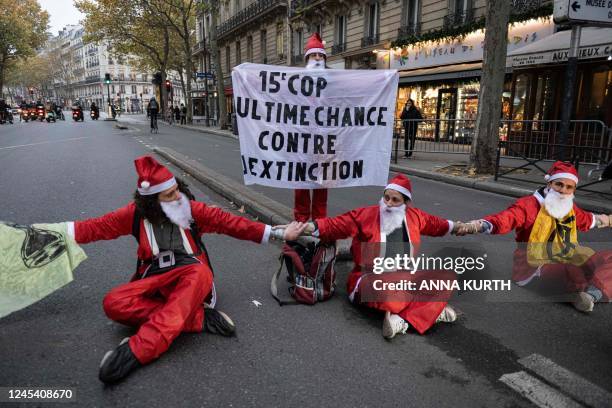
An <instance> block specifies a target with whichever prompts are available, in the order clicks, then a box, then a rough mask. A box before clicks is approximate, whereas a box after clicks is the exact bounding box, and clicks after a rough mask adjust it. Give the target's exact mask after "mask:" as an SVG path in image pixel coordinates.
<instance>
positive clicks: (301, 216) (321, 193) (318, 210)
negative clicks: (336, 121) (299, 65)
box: [293, 33, 327, 222]
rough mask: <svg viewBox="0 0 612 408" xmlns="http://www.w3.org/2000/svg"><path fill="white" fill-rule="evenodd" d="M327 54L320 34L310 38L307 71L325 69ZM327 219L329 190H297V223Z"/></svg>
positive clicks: (305, 58)
mask: <svg viewBox="0 0 612 408" xmlns="http://www.w3.org/2000/svg"><path fill="white" fill-rule="evenodd" d="M326 61H327V54H326V53H325V44H323V41H322V40H321V37H320V36H319V33H314V34H312V35H311V36H310V38H309V39H308V41H307V42H306V46H305V47H304V62H305V63H306V68H307V69H325V68H326V66H325V63H326ZM323 217H327V189H326V188H317V189H314V190H312V199H311V197H310V190H304V189H301V188H300V189H296V190H295V200H294V205H293V218H295V220H296V221H300V222H306V221H308V220H309V219H311V218H312V219H315V218H323Z"/></svg>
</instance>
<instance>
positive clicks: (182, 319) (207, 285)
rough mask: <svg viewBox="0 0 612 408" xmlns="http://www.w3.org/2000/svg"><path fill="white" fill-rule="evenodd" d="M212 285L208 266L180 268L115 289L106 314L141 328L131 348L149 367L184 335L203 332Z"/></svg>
mask: <svg viewBox="0 0 612 408" xmlns="http://www.w3.org/2000/svg"><path fill="white" fill-rule="evenodd" d="M212 285H213V275H212V272H211V270H210V268H209V267H208V266H207V265H204V264H194V265H186V266H180V267H178V268H176V269H174V270H172V271H170V272H166V273H163V274H161V275H157V276H152V277H149V278H145V279H141V280H136V281H133V282H129V283H126V284H124V285H121V286H118V287H116V288H114V289H113V290H111V291H110V292H109V293H108V294H107V295H106V296H105V297H104V302H103V306H104V312H105V313H106V315H107V316H108V317H109V318H110V319H112V320H114V321H116V322H118V323H122V324H125V325H128V326H133V327H137V328H138V332H137V333H136V334H135V335H134V336H132V337H130V342H129V345H130V349H131V350H132V352H133V353H134V355H135V356H136V358H137V359H138V361H139V362H140V363H141V364H147V363H149V362H151V361H153V360H155V359H156V358H158V357H159V356H160V355H161V354H162V353H163V352H165V351H166V350H168V347H170V344H171V343H172V341H173V340H174V339H175V338H176V337H177V336H178V335H179V334H180V333H181V332H201V331H202V327H203V323H204V307H203V305H202V303H203V302H204V299H205V298H206V296H207V295H208V294H209V293H210V292H211V290H212Z"/></svg>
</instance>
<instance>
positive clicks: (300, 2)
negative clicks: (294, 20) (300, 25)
mask: <svg viewBox="0 0 612 408" xmlns="http://www.w3.org/2000/svg"><path fill="white" fill-rule="evenodd" d="M315 3H321V0H292V1H291V8H290V9H289V16H290V17H293V16H296V15H298V14H300V13H301V12H302V11H304V9H307V8H309V7H310V6H312V5H314V4H315Z"/></svg>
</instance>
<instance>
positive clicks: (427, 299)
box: [348, 271, 455, 334]
mask: <svg viewBox="0 0 612 408" xmlns="http://www.w3.org/2000/svg"><path fill="white" fill-rule="evenodd" d="M419 273H420V272H418V273H417V275H410V274H409V273H394V272H389V273H382V274H380V275H377V274H372V273H368V274H359V273H352V274H351V275H350V276H349V281H348V291H349V293H350V294H353V298H352V299H351V300H353V301H354V302H358V303H360V304H362V305H365V306H367V307H371V308H373V309H378V310H382V311H385V312H391V313H394V314H397V315H399V316H400V317H401V318H402V319H404V320H406V321H407V322H408V323H410V325H411V326H412V327H414V328H415V330H416V331H417V332H419V334H424V333H425V332H426V331H427V330H428V329H429V328H430V327H431V326H433V325H434V323H435V322H436V319H437V318H438V316H440V313H442V310H443V309H444V307H446V305H447V304H448V299H450V297H451V295H452V291H451V290H433V291H427V290H421V291H417V292H414V294H412V292H409V291H405V290H401V291H384V292H382V291H376V290H375V289H374V288H376V286H374V281H375V280H382V281H383V282H386V283H390V282H398V281H399V280H401V279H407V280H413V281H415V282H417V287H419V286H418V283H420V281H421V280H423V279H432V280H436V279H441V280H454V279H455V275H454V274H453V273H452V272H446V271H435V272H434V271H432V272H431V273H427V275H418V274H419ZM377 285H378V287H380V285H381V284H380V283H378V284H377ZM355 289H356V290H355ZM411 299H416V300H411ZM373 300H375V301H373Z"/></svg>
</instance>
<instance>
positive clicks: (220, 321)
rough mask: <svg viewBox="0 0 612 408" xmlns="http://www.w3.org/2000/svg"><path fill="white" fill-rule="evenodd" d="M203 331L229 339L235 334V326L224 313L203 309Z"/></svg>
mask: <svg viewBox="0 0 612 408" xmlns="http://www.w3.org/2000/svg"><path fill="white" fill-rule="evenodd" d="M204 329H205V330H206V331H207V332H209V333H215V334H220V335H221V336H226V337H230V336H233V335H234V334H235V333H236V325H234V322H233V321H232V319H230V318H229V316H228V315H226V314H225V313H223V312H221V311H219V310H217V309H212V308H208V307H206V308H204Z"/></svg>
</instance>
